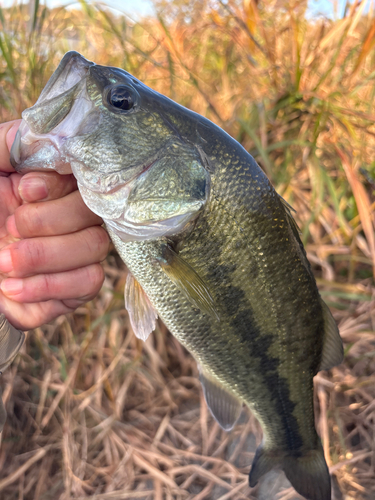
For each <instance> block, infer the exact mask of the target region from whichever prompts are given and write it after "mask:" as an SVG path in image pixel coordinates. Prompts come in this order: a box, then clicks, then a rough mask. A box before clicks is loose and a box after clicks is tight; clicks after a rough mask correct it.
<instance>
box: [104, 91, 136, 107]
mask: <svg viewBox="0 0 375 500" xmlns="http://www.w3.org/2000/svg"><path fill="white" fill-rule="evenodd" d="M107 99H108V102H109V104H111V106H113V107H114V108H117V109H123V110H124V111H129V109H131V108H132V107H133V106H134V102H135V99H134V96H133V95H132V92H131V91H130V89H129V87H125V86H122V85H118V86H116V87H113V88H111V89H110V90H109V92H108V95H107Z"/></svg>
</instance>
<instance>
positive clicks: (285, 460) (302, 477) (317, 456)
mask: <svg viewBox="0 0 375 500" xmlns="http://www.w3.org/2000/svg"><path fill="white" fill-rule="evenodd" d="M275 468H281V469H282V470H283V471H284V472H285V475H286V477H287V478H288V479H289V481H290V482H291V483H292V486H293V487H294V489H295V490H296V491H297V493H299V494H300V495H302V496H304V497H305V498H306V499H307V500H331V478H330V475H329V471H328V467H327V464H326V461H325V459H324V454H323V449H322V447H321V446H320V444H319V447H318V448H317V449H315V450H310V451H308V452H307V453H305V454H303V455H302V456H300V457H296V456H292V455H284V454H283V455H282V454H280V451H278V450H267V449H265V448H263V447H262V446H259V448H258V449H257V451H256V453H255V457H254V461H253V465H252V467H251V471H250V476H249V483H250V486H251V487H253V486H255V485H256V484H257V482H258V481H259V479H260V478H261V477H262V476H263V475H264V474H266V472H269V471H270V470H271V469H275Z"/></svg>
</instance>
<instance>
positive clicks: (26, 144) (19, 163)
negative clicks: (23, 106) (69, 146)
mask: <svg viewBox="0 0 375 500" xmlns="http://www.w3.org/2000/svg"><path fill="white" fill-rule="evenodd" d="M63 141H64V138H62V137H61V136H60V137H57V136H52V135H48V136H45V135H38V134H35V133H34V132H32V131H31V129H30V127H29V126H28V125H27V123H26V122H25V121H24V120H23V121H22V122H21V125H20V127H19V129H18V131H17V134H16V137H15V140H14V142H13V145H12V148H11V151H10V162H11V164H12V166H13V167H14V169H15V170H16V171H17V172H22V173H26V172H29V171H36V170H39V171H45V170H55V171H56V172H58V173H59V174H63V175H64V174H71V173H72V169H71V166H70V163H69V159H68V158H66V157H65V156H64V155H63V154H62V153H61V149H62V148H61V145H62V142H63Z"/></svg>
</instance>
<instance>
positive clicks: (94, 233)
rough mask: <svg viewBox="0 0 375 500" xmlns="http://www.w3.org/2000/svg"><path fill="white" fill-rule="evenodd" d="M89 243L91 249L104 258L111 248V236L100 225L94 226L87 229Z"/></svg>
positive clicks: (101, 258) (100, 257)
mask: <svg viewBox="0 0 375 500" xmlns="http://www.w3.org/2000/svg"><path fill="white" fill-rule="evenodd" d="M86 231H87V236H86V238H87V244H88V246H89V249H90V250H91V251H92V252H93V253H95V255H97V256H98V258H99V259H100V260H103V259H104V258H105V257H106V255H107V253H108V249H109V236H108V234H107V232H106V231H105V230H104V229H103V228H102V227H100V226H93V227H89V228H88V229H86Z"/></svg>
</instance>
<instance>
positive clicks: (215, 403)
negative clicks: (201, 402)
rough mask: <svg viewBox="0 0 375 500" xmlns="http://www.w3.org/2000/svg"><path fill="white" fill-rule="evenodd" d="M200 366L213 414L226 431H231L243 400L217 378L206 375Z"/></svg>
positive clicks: (207, 399)
mask: <svg viewBox="0 0 375 500" xmlns="http://www.w3.org/2000/svg"><path fill="white" fill-rule="evenodd" d="M198 368H199V380H200V381H201V384H202V387H203V394H204V398H205V400H206V403H207V406H208V407H209V409H210V411H211V413H212V416H213V417H214V418H215V420H216V421H217V423H218V424H219V425H220V427H222V428H223V429H224V430H225V431H230V430H231V429H232V428H233V426H234V424H235V423H236V422H237V420H238V417H239V416H240V414H241V410H242V402H241V401H239V400H238V399H237V398H236V397H235V396H233V394H231V393H230V392H228V391H227V390H226V389H224V387H223V386H222V385H221V384H219V382H217V381H216V380H214V379H213V378H212V377H209V376H208V375H205V374H204V373H203V371H202V368H201V367H200V366H198Z"/></svg>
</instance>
